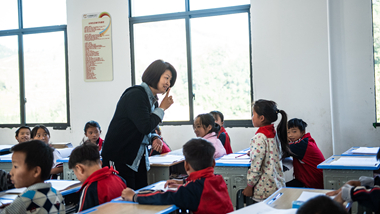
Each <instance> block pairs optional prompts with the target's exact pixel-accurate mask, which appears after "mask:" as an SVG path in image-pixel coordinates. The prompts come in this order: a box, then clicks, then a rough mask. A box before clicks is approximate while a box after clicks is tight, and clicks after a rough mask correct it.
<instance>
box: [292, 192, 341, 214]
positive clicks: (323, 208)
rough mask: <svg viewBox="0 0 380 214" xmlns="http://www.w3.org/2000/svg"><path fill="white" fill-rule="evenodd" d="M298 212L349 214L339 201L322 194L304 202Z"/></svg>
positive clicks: (299, 213)
mask: <svg viewBox="0 0 380 214" xmlns="http://www.w3.org/2000/svg"><path fill="white" fill-rule="evenodd" d="M296 214H347V212H346V210H345V209H344V207H343V206H342V205H340V204H339V203H338V202H336V201H334V200H332V199H331V198H330V197H328V196H325V195H321V196H317V197H315V198H312V199H310V200H308V201H306V202H305V203H304V204H302V206H301V207H300V208H299V209H298V210H297V213H296Z"/></svg>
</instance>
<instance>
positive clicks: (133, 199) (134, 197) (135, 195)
mask: <svg viewBox="0 0 380 214" xmlns="http://www.w3.org/2000/svg"><path fill="white" fill-rule="evenodd" d="M132 201H133V202H137V194H134V195H133V198H132Z"/></svg>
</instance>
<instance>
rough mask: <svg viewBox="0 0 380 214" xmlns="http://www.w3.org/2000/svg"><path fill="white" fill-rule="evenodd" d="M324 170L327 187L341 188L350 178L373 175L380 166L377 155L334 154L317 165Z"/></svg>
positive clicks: (324, 184)
mask: <svg viewBox="0 0 380 214" xmlns="http://www.w3.org/2000/svg"><path fill="white" fill-rule="evenodd" d="M317 168H318V169H322V170H323V186H324V188H325V189H339V188H340V187H341V186H343V185H344V184H345V183H346V182H347V181H349V180H358V179H359V177H360V176H368V177H373V173H374V170H378V169H379V168H380V162H379V161H377V160H376V156H341V155H333V156H331V157H330V158H328V159H326V160H325V161H324V162H322V163H320V164H319V165H318V166H317Z"/></svg>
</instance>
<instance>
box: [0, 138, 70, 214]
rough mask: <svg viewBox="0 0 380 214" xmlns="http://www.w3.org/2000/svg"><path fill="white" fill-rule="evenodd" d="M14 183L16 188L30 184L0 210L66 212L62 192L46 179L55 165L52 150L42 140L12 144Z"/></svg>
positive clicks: (42, 212) (8, 211) (12, 211)
mask: <svg viewBox="0 0 380 214" xmlns="http://www.w3.org/2000/svg"><path fill="white" fill-rule="evenodd" d="M12 152H13V155H12V169H11V171H10V174H11V180H12V183H14V185H15V187H16V188H22V187H27V189H26V190H25V191H24V192H22V193H21V194H20V195H19V196H17V198H16V199H15V200H14V201H13V203H11V204H10V205H8V206H7V207H5V208H4V209H3V210H2V212H1V213H15V214H17V213H35V214H39V213H41V214H44V213H65V205H64V203H63V197H62V195H61V193H60V192H59V191H57V190H55V189H54V188H52V186H51V183H44V181H45V180H47V179H48V178H49V175H50V170H51V167H52V165H53V150H52V149H51V148H50V146H48V145H47V144H45V143H44V142H42V141H40V140H33V141H29V142H25V143H20V144H17V145H15V146H14V147H12Z"/></svg>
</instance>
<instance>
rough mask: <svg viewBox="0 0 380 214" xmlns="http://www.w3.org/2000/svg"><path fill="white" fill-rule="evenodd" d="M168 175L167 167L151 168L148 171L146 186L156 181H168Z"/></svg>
mask: <svg viewBox="0 0 380 214" xmlns="http://www.w3.org/2000/svg"><path fill="white" fill-rule="evenodd" d="M169 175H170V171H169V167H163V166H151V167H150V170H149V171H148V185H151V184H154V183H157V182H158V181H163V180H168V179H169Z"/></svg>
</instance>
